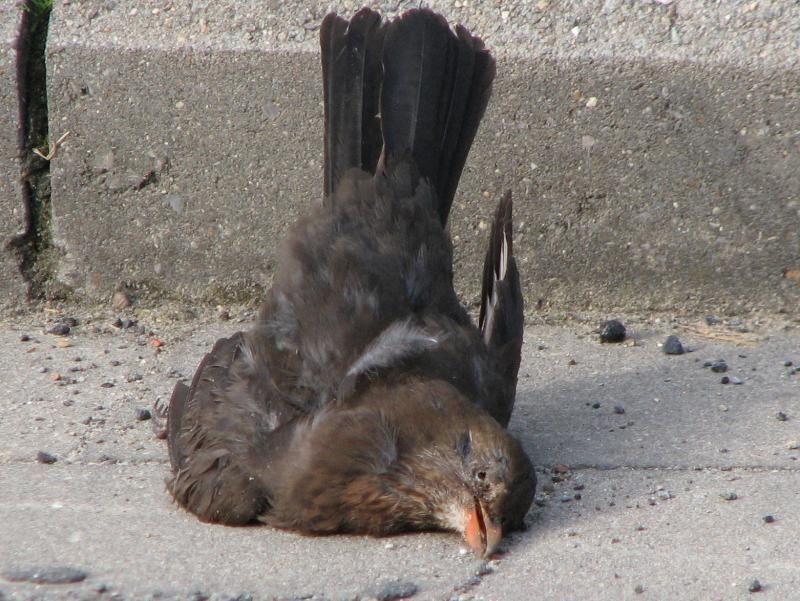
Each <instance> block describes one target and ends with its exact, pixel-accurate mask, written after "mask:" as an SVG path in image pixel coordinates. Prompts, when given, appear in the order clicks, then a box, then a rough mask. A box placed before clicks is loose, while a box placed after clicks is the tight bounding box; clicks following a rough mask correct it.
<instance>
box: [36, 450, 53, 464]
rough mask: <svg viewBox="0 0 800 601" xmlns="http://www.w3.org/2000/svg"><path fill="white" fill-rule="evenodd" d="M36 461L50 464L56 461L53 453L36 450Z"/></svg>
mask: <svg viewBox="0 0 800 601" xmlns="http://www.w3.org/2000/svg"><path fill="white" fill-rule="evenodd" d="M36 461H38V462H39V463H46V464H47V465H50V464H51V463H55V462H56V461H58V459H57V458H56V456H55V455H52V454H50V453H48V452H47V451H37V452H36Z"/></svg>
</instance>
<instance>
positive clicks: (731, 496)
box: [719, 490, 739, 501]
mask: <svg viewBox="0 0 800 601" xmlns="http://www.w3.org/2000/svg"><path fill="white" fill-rule="evenodd" d="M719 496H720V497H722V500H723V501H735V500H736V499H738V498H739V495H737V494H736V493H735V492H733V491H732V490H731V491H728V492H724V493H722V494H720V495H719Z"/></svg>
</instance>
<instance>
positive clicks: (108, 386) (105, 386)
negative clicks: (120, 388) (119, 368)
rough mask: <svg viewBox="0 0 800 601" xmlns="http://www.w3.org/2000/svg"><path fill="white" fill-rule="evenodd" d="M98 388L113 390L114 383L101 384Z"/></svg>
mask: <svg viewBox="0 0 800 601" xmlns="http://www.w3.org/2000/svg"><path fill="white" fill-rule="evenodd" d="M100 388H114V382H103V383H102V384H100Z"/></svg>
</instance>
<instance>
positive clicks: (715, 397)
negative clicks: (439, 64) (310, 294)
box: [0, 308, 800, 601]
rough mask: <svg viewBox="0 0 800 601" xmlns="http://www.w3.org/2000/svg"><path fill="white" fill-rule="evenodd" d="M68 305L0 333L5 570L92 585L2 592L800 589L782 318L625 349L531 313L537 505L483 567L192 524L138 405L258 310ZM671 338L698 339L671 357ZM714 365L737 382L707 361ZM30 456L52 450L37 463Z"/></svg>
mask: <svg viewBox="0 0 800 601" xmlns="http://www.w3.org/2000/svg"><path fill="white" fill-rule="evenodd" d="M67 311H68V312H67V313H64V314H62V315H59V314H57V313H55V314H54V313H46V314H42V315H36V316H34V315H31V316H28V317H27V318H25V319H23V320H18V321H16V322H14V323H8V322H6V323H5V324H4V325H3V327H2V328H0V369H2V370H3V373H4V374H6V375H5V377H4V379H3V383H2V385H0V386H1V387H0V411H1V412H2V415H3V420H2V421H0V480H2V482H3V486H0V540H2V541H4V544H2V545H0V574H7V572H8V570H10V569H13V568H30V567H52V566H71V567H75V568H79V569H82V570H85V571H86V572H87V574H88V577H87V579H86V580H85V581H84V582H82V583H78V584H71V585H58V586H57V585H34V584H29V583H12V582H9V581H8V580H7V579H3V578H2V577H0V591H2V592H3V593H4V594H5V595H6V598H11V599H32V598H37V599H62V598H75V599H83V598H100V599H103V598H116V599H141V598H155V597H159V598H165V599H190V598H191V599H195V598H200V597H203V596H204V595H205V596H207V597H209V598H212V599H231V598H234V597H236V596H237V595H240V594H244V593H251V594H252V595H253V598H255V599H273V598H277V599H289V598H293V599H297V598H311V599H353V598H356V597H357V596H358V595H361V598H370V597H369V594H367V593H369V591H372V593H376V590H377V589H376V587H381V586H384V585H385V584H386V583H387V582H390V581H391V582H401V583H413V584H414V586H415V587H416V588H417V592H416V594H415V596H414V597H413V598H415V599H462V600H465V601H466V600H470V599H475V600H477V599H488V600H505V599H509V600H517V599H519V600H524V599H530V598H532V595H535V596H537V597H540V598H547V599H586V600H599V601H605V600H612V599H613V600H618V599H634V598H635V599H639V598H642V599H645V598H649V599H666V598H678V599H726V600H727V599H745V598H748V596H749V595H750V593H749V592H748V590H747V589H748V586H749V585H750V584H751V581H752V580H754V579H758V580H759V581H760V582H761V584H762V585H763V593H762V595H763V598H765V599H776V600H777V599H781V600H783V599H791V598H792V595H793V594H794V591H796V590H797V587H798V586H799V585H800V575H798V572H797V570H796V563H795V561H794V547H795V546H796V540H797V539H798V536H800V526H799V524H800V509H798V507H800V505H798V504H797V502H796V497H797V491H798V490H800V465H798V461H799V460H800V459H799V458H800V450H798V449H800V427H799V426H798V424H799V423H800V421H798V420H800V404H798V399H800V394H799V392H800V389H798V386H800V373H795V369H794V368H795V366H796V365H797V364H798V363H800V356H799V355H798V353H800V334H798V331H797V328H796V327H794V328H792V327H787V328H781V327H779V326H780V324H776V323H773V324H772V325H771V326H766V325H761V326H753V325H752V324H746V323H734V324H720V325H717V326H709V327H706V328H701V327H699V326H697V324H694V323H687V322H670V321H662V322H661V323H656V322H653V321H650V322H647V321H642V322H639V323H636V322H632V323H631V324H628V325H629V326H633V327H632V328H631V331H633V332H634V337H633V339H634V340H635V341H636V344H635V346H624V345H608V344H604V345H601V344H599V343H598V342H596V334H594V333H593V332H592V327H591V326H588V325H580V324H574V323H573V324H571V325H569V324H567V325H565V326H561V327H553V326H546V325H536V324H530V325H529V326H528V329H527V342H526V345H525V349H524V357H523V365H522V369H521V374H522V377H521V380H520V387H519V394H518V400H517V408H516V411H515V414H514V417H513V419H512V423H511V429H512V431H513V432H514V433H515V434H516V435H518V436H520V438H521V439H522V440H523V444H524V445H525V447H526V448H527V449H528V451H529V452H530V453H531V455H532V456H533V457H534V461H535V463H536V464H537V466H538V468H539V470H540V475H541V479H540V489H539V493H538V495H537V505H535V506H534V508H533V509H532V511H531V513H530V514H529V516H528V522H529V528H528V530H527V531H525V532H523V533H519V534H516V535H514V536H513V537H512V538H511V540H510V541H508V544H507V545H506V550H507V552H506V553H505V554H503V555H501V556H500V557H498V558H496V559H494V560H493V561H491V562H489V563H488V564H482V563H481V562H477V561H476V560H473V559H472V558H471V557H468V556H465V555H463V554H462V553H461V552H460V548H461V543H460V541H459V540H458V537H457V536H456V535H452V534H447V533H442V534H422V535H408V536H402V537H395V538H390V539H370V538H364V537H340V536H335V537H327V538H306V537H301V536H297V535H294V534H291V533H284V532H278V531H274V530H271V529H269V528H266V527H252V528H224V527H219V526H212V525H206V524H201V523H200V522H198V521H197V520H196V519H195V518H193V517H191V516H190V515H189V514H187V513H185V512H183V511H181V510H180V509H178V508H177V507H176V506H174V505H173V504H172V503H171V502H170V500H169V496H168V495H167V493H166V492H165V490H164V485H163V481H164V478H165V477H166V475H167V473H168V463H167V457H166V448H165V445H164V443H163V442H162V441H158V440H156V439H155V437H154V436H153V434H152V432H151V429H150V422H146V421H145V422H141V421H137V420H136V418H135V416H134V409H136V408H138V407H145V406H146V405H147V404H148V402H150V401H152V400H153V399H154V398H156V397H162V398H164V397H166V396H167V395H168V394H169V392H170V391H171V388H172V386H173V385H174V382H175V380H176V378H178V377H189V376H191V374H192V372H193V370H194V368H195V366H196V365H197V363H198V361H199V360H200V357H201V356H202V354H203V353H205V352H206V351H207V350H208V349H209V348H210V346H211V344H212V343H213V341H214V340H215V339H216V338H217V337H219V336H222V335H227V334H229V333H231V332H233V331H235V330H237V329H241V328H242V327H246V326H247V323H248V321H249V320H250V319H251V318H252V312H249V311H242V312H239V311H232V313H233V316H234V318H233V320H232V321H230V322H222V323H221V322H219V321H216V320H214V319H213V318H210V316H209V315H205V314H201V315H200V317H199V318H192V317H191V311H189V310H188V309H184V310H183V312H180V311H178V312H177V315H178V319H176V318H175V314H173V313H171V312H169V311H165V310H163V308H162V309H160V310H156V311H150V312H145V311H144V310H141V311H139V314H138V315H137V317H138V319H139V323H138V324H137V326H141V327H142V332H141V333H137V332H136V331H134V330H133V329H129V330H127V331H122V330H119V329H117V328H115V327H113V326H112V325H111V323H112V322H113V321H114V318H115V315H114V314H112V313H94V314H91V313H87V312H82V311H81V310H80V309H75V310H74V311H73V312H72V313H70V312H69V310H67ZM64 315H72V316H74V317H76V318H78V321H79V325H77V326H76V327H74V328H73V329H72V331H71V332H70V335H69V336H68V337H55V336H53V335H49V334H44V333H42V330H43V329H46V328H47V327H49V326H50V325H52V323H53V321H54V320H56V319H58V318H59V317H63V316H64ZM747 328H749V329H750V332H747V333H742V332H738V331H737V329H738V330H742V329H747ZM690 330H691V332H694V333H690ZM669 333H678V334H679V335H680V336H681V339H682V342H683V344H684V345H685V346H686V347H688V348H690V349H694V350H693V352H691V353H688V354H686V355H681V356H667V355H664V354H663V352H662V351H661V349H660V347H659V344H658V343H659V342H661V341H662V340H663V339H664V338H665V337H666V335H667V334H669ZM700 334H702V336H701V335H700ZM23 336H28V337H29V338H30V340H26V341H22V340H20V338H22V337H23ZM706 336H711V338H707V337H706ZM153 338H158V339H159V340H161V341H162V342H163V346H161V347H160V349H161V350H160V351H159V352H156V350H155V348H154V347H153V346H152V345H151V344H150V340H151V339H153ZM59 340H60V341H62V342H61V343H60V344H59V343H58V341H59ZM64 340H69V343H70V345H71V346H68V347H64V345H65V342H63V341H64ZM726 340H728V341H726ZM730 340H735V341H736V342H738V343H740V344H738V345H737V344H734V343H732V342H730ZM31 349H33V350H31ZM740 355H745V356H744V357H742V356H740ZM76 357H80V358H81V360H80V361H75V358H76ZM720 358H722V359H726V360H727V363H728V365H729V371H728V372H726V374H724V375H728V376H729V377H740V378H741V379H742V380H743V382H744V383H743V384H741V385H733V384H728V385H723V384H721V383H720V381H719V379H720V377H721V376H722V375H723V374H716V373H713V372H710V371H709V369H708V368H704V367H702V365H703V363H704V362H705V360H706V359H712V360H716V359H720ZM696 359H699V360H696ZM788 361H791V362H792V363H793V365H791V366H787V365H785V363H786V362H788ZM570 363H574V364H570ZM76 366H77V367H78V368H79V370H78V371H70V368H72V367H76ZM42 367H46V368H47V371H45V372H43V371H42V369H41V368H42ZM753 368H755V371H754V370H753ZM80 369H84V371H80ZM55 373H58V374H60V375H61V376H62V379H61V380H54V379H53V374H55ZM64 378H71V379H75V380H78V379H79V378H83V379H82V380H80V381H76V382H74V383H68V384H63V385H60V384H59V382H61V381H64V380H63V379H64ZM106 382H110V383H113V384H114V386H112V387H105V388H104V387H102V384H103V383H106ZM76 391H77V394H76ZM656 398H657V399H658V401H657V402H656V400H655V399H656ZM587 403H589V405H587ZM594 403H599V404H600V406H599V407H598V408H594V407H592V404H594ZM615 405H621V406H623V407H624V410H625V413H624V414H620V413H615V412H614V406H615ZM723 405H725V407H727V410H725V409H724V408H723V407H722V406H723ZM778 412H781V413H783V414H784V417H785V420H783V421H782V420H781V419H778ZM87 417H91V418H92V419H91V420H87V419H86V418H87ZM790 446H791V447H795V448H792V449H790V448H789V447H790ZM723 448H725V449H728V452H721V449H723ZM38 451H46V452H50V453H52V454H53V455H55V456H56V462H55V463H54V464H52V465H42V464H39V463H37V462H36V453H37V452H38ZM731 493H733V494H731ZM734 495H735V498H733V497H734ZM766 516H772V518H773V521H772V522H771V523H767V522H765V521H764V518H765V517H766ZM5 541H11V542H10V543H7V542H5ZM638 590H641V591H642V592H637V591H638ZM98 591H100V592H98ZM372 593H370V594H372Z"/></svg>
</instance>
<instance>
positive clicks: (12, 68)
mask: <svg viewBox="0 0 800 601" xmlns="http://www.w3.org/2000/svg"><path fill="white" fill-rule="evenodd" d="M20 16H21V13H20V11H19V10H18V9H17V8H16V7H15V6H14V4H13V3H10V2H5V3H3V4H1V5H0V273H2V277H0V307H2V306H12V305H20V304H22V303H23V302H24V301H25V294H26V289H27V287H26V285H25V281H24V280H23V278H22V275H21V274H20V271H19V264H18V260H17V256H16V254H15V253H14V252H13V251H12V250H10V249H9V248H8V244H9V242H11V240H13V239H14V238H16V237H17V236H19V235H20V234H22V233H23V232H24V231H25V205H24V204H23V200H22V190H21V187H20V164H19V147H18V145H17V130H18V124H19V103H18V101H17V85H16V80H17V67H16V64H17V57H16V49H15V44H16V39H17V33H18V29H19V20H20Z"/></svg>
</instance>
